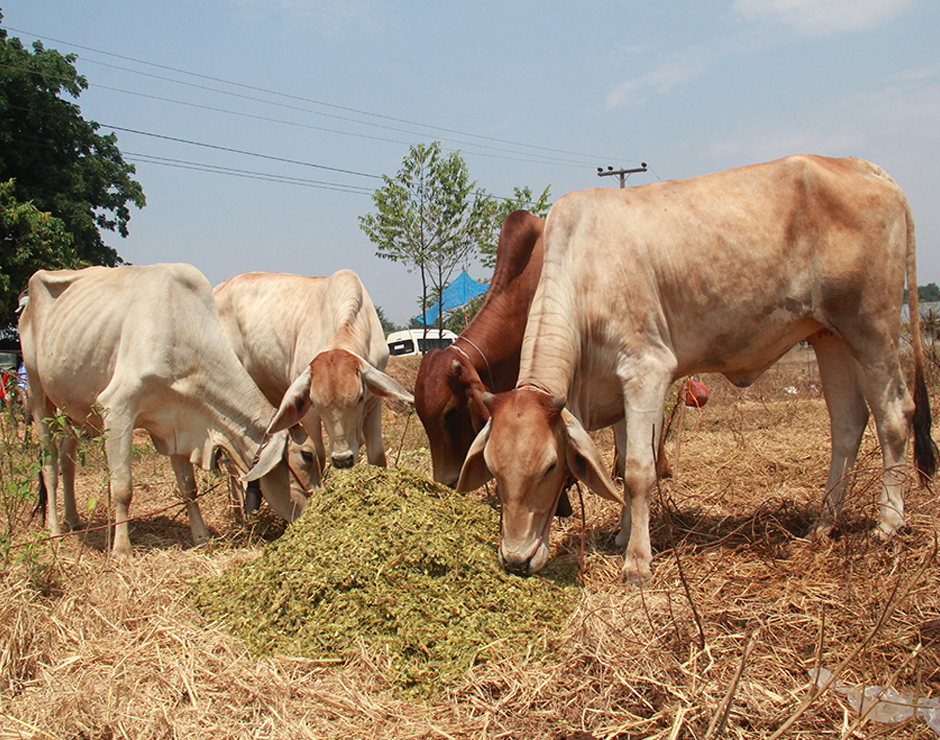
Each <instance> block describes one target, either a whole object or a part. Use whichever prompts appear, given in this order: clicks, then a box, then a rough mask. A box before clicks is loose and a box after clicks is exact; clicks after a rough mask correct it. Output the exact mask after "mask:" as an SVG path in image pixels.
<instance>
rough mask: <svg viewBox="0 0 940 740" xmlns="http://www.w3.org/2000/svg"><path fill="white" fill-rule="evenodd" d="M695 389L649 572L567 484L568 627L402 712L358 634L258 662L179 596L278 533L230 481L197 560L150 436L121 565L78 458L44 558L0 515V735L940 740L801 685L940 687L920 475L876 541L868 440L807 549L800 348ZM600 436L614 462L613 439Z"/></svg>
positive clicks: (815, 440)
mask: <svg viewBox="0 0 940 740" xmlns="http://www.w3.org/2000/svg"><path fill="white" fill-rule="evenodd" d="M390 371H391V372H392V373H393V374H395V375H396V376H397V377H398V378H399V379H400V380H401V381H402V382H403V383H404V384H406V385H412V386H413V382H414V378H415V376H416V374H417V363H416V362H415V361H413V360H398V361H394V360H393V363H392V365H391V367H390ZM931 371H932V372H931V378H932V380H931V384H930V385H931V394H932V397H933V404H934V409H935V413H937V412H938V410H940V404H938V400H940V399H938V394H937V391H938V389H940V385H938V382H937V375H936V367H935V365H933V366H932V368H931ZM705 380H706V382H708V384H709V386H710V388H711V398H710V400H709V402H708V405H707V406H705V407H704V408H703V409H701V411H695V410H691V409H690V410H688V411H687V412H686V413H685V415H684V418H682V416H681V415H678V416H677V417H676V420H675V421H674V422H673V430H674V433H673V434H672V435H671V436H670V439H669V441H668V445H667V451H668V454H669V455H670V457H671V461H672V464H673V468H674V473H675V477H674V478H673V479H672V480H666V481H663V482H662V484H661V486H660V488H659V490H658V492H657V496H656V501H655V507H654V513H653V531H652V538H653V545H654V552H655V553H656V559H655V561H654V564H653V568H654V575H653V578H652V580H651V581H650V582H649V583H647V584H646V585H645V586H644V588H642V589H638V588H635V587H632V586H628V585H626V584H623V583H620V582H619V581H618V575H619V571H620V567H621V560H622V559H621V553H620V552H619V551H618V549H617V548H616V547H615V546H614V544H613V539H614V536H615V534H616V531H617V527H618V522H619V512H618V511H617V510H616V509H615V507H614V506H613V505H611V504H609V503H607V502H604V501H602V500H600V499H598V498H596V497H594V496H593V495H592V494H590V493H589V492H587V491H584V492H583V496H579V495H578V491H577V490H574V491H572V503H573V505H574V509H575V514H574V516H573V517H571V518H570V519H568V520H565V521H562V522H560V524H556V526H555V529H554V532H553V535H552V537H553V552H554V557H557V558H569V559H572V560H574V561H581V562H582V569H583V580H584V587H583V595H582V597H581V601H580V604H579V606H578V608H577V609H576V611H575V613H574V614H573V616H572V617H571V618H570V619H569V620H568V621H567V622H566V623H565V622H561V621H560V622H559V624H558V630H559V631H560V632H562V634H563V635H564V636H565V640H564V646H563V648H562V649H561V650H560V652H557V653H555V654H553V655H552V657H551V658H550V659H541V660H534V659H532V658H530V657H527V656H526V655H516V656H512V657H511V658H507V659H504V660H501V661H499V662H490V663H484V664H480V665H477V666H475V667H474V668H472V669H471V670H470V671H469V672H468V673H466V674H465V675H464V676H463V677H462V679H461V680H459V681H457V682H455V683H452V684H449V685H442V686H441V687H440V693H439V696H438V698H437V699H435V700H433V701H430V702H427V703H420V702H409V701H404V700H402V699H400V698H397V695H396V693H395V692H394V691H393V690H392V688H391V687H390V685H389V684H388V681H387V675H388V666H387V661H386V657H385V656H383V655H382V654H376V653H375V652H372V651H370V649H369V647H368V646H367V644H366V643H365V642H363V644H362V645H361V646H360V648H359V650H358V651H357V652H356V653H355V654H354V655H351V656H336V660H335V661H331V660H327V661H318V662H316V661H310V660H304V659H298V658H296V657H293V656H290V655H276V656H273V657H256V656H253V655H251V654H250V653H249V652H248V651H247V649H246V648H245V646H244V645H243V644H242V643H241V642H240V641H239V640H237V639H235V638H233V637H231V636H229V635H227V634H226V633H225V632H223V631H222V630H220V629H219V628H218V627H217V626H215V625H213V624H208V623H206V621H204V620H203V619H202V618H201V616H200V614H198V613H197V612H196V611H194V610H193V608H192V607H191V606H190V605H189V602H188V596H189V593H190V584H191V583H192V582H193V580H194V579H198V578H202V577H205V576H209V575H214V574H218V573H221V572H223V571H224V570H225V569H226V568H228V567H230V566H231V565H233V564H235V563H240V562H244V561H247V560H249V559H251V558H253V557H255V556H256V555H257V554H258V553H259V551H260V549H261V548H262V547H263V546H264V543H265V541H266V539H271V538H273V537H276V536H277V535H278V534H279V532H280V531H282V530H283V525H282V524H281V523H279V522H278V521H276V520H275V519H273V518H270V517H263V518H262V523H261V524H260V525H258V526H256V527H255V530H254V531H248V530H246V528H245V526H244V524H243V522H242V521H241V519H240V517H239V516H238V514H237V510H236V509H235V508H233V506H232V504H231V501H230V498H229V495H228V491H227V485H226V482H225V481H224V480H223V479H221V478H218V477H216V476H212V475H208V474H206V475H203V476H201V480H202V484H203V486H204V487H205V488H207V489H208V492H207V493H206V495H205V496H204V497H203V499H202V508H203V511H204V514H205V517H206V520H207V523H209V525H210V527H212V528H213V529H214V531H215V532H216V533H217V535H218V536H217V538H216V539H215V540H214V541H213V542H212V543H211V544H210V545H209V546H208V547H205V548H202V549H193V548H192V547H191V546H190V538H189V527H188V524H187V522H186V519H185V514H183V513H182V512H181V507H180V506H179V505H177V503H176V498H175V496H174V493H173V490H174V488H173V475H172V472H171V470H170V467H169V465H168V464H167V463H166V461H165V459H163V458H160V457H159V456H157V455H155V454H154V453H153V451H152V449H151V448H150V446H149V442H147V441H146V438H145V437H141V438H140V440H139V444H138V456H137V462H136V467H135V475H136V486H137V488H136V493H135V499H134V504H133V513H134V514H136V515H137V516H139V517H140V518H139V519H138V520H137V521H136V522H135V523H134V524H133V526H132V529H131V538H132V541H133V543H134V546H135V550H136V555H135V557H134V558H133V559H132V560H130V561H128V562H115V561H113V560H112V559H111V558H109V557H108V554H107V527H106V525H107V508H106V507H105V505H104V501H105V500H106V493H105V491H106V474H105V472H104V471H103V469H102V465H101V460H100V457H99V456H98V455H97V453H95V451H94V450H93V449H92V450H89V451H88V453H87V459H86V461H85V462H86V464H85V467H84V468H83V470H82V477H81V481H80V494H79V507H80V510H82V508H81V507H82V506H83V505H84V504H83V503H82V502H83V501H85V500H91V501H92V503H93V504H95V505H94V506H93V507H91V508H90V510H89V511H88V512H87V516H86V517H85V519H86V521H87V522H88V523H89V525H90V526H92V527H96V526H97V527H101V528H100V529H94V530H91V531H88V532H86V533H79V534H76V535H73V536H69V537H65V538H63V539H62V540H61V541H59V542H55V543H52V542H47V541H41V542H40V544H39V545H38V546H37V545H36V544H35V541H36V539H37V538H41V537H42V534H41V532H40V531H39V528H38V525H37V523H36V522H32V523H28V521H27V520H28V507H27V506H25V505H22V504H21V505H19V506H11V507H7V510H6V511H5V512H4V514H3V515H4V516H5V517H6V520H5V521H4V522H2V523H0V524H2V528H3V529H4V530H5V529H6V527H7V526H8V525H11V526H12V528H13V529H14V530H15V539H14V542H13V543H12V544H13V548H12V549H11V550H10V556H11V557H10V558H9V562H8V563H7V564H6V565H4V566H3V570H2V580H0V681H2V684H0V738H56V739H63V740H64V739H66V738H68V739H70V740H71V739H79V738H81V739H83V740H92V739H95V740H98V739H111V738H155V739H156V738H203V737H204V738H210V737H211V738H213V740H222V739H225V738H245V739H247V738H251V739H252V740H259V739H262V738H366V737H371V738H479V739H480V740H484V739H489V738H492V739H494V740H495V738H547V739H550V740H556V739H557V740H560V739H562V738H565V739H571V740H574V739H575V738H577V739H578V740H590V739H591V738H604V739H606V738H662V740H678V739H679V738H695V739H696V740H698V739H702V738H713V737H719V736H720V737H725V738H760V739H763V738H771V737H775V736H781V737H787V738H837V737H859V738H866V737H892V738H912V739H913V738H924V739H926V738H929V737H935V736H936V735H935V733H934V732H933V731H932V730H930V728H928V727H927V725H925V724H924V723H923V722H920V721H911V722H908V723H906V724H900V725H898V724H894V725H888V724H882V723H879V722H875V721H871V720H868V721H864V722H859V721H858V716H857V714H856V712H855V711H854V710H853V709H852V708H851V707H850V704H849V702H848V700H847V698H846V696H845V694H844V693H841V692H840V691H838V690H835V687H832V688H830V689H829V690H827V691H825V692H824V693H822V694H821V695H819V696H814V693H815V692H814V691H813V690H812V686H813V675H812V674H813V671H814V670H815V669H816V668H819V667H822V668H826V669H829V670H832V671H837V672H838V680H839V681H840V682H841V684H840V685H842V686H848V687H864V686H868V685H891V686H894V687H895V688H897V689H898V690H899V691H901V692H902V693H912V694H918V695H921V696H931V697H936V696H938V695H940V566H938V565H937V553H936V549H937V538H938V529H940V512H938V508H937V499H936V496H935V495H934V494H933V493H932V492H931V491H929V490H927V489H924V488H920V487H917V486H916V485H915V486H914V487H913V489H912V491H911V493H910V495H909V496H908V497H907V502H906V503H907V519H908V523H909V527H908V529H907V530H906V531H904V532H903V533H902V534H901V535H899V536H898V537H896V538H895V539H894V540H893V541H892V542H890V543H889V544H887V545H883V544H880V543H878V542H876V541H873V540H871V539H870V538H869V536H868V531H869V529H870V527H871V524H872V521H873V517H874V516H875V512H876V503H877V498H878V487H877V480H878V475H879V465H880V463H879V461H880V453H879V451H878V447H877V442H876V440H875V439H874V434H873V430H872V429H869V432H868V433H867V434H866V438H865V441H864V442H863V451H862V455H861V459H860V465H859V471H858V476H857V482H856V486H855V491H854V493H853V495H852V496H851V497H850V499H849V501H848V503H847V506H846V511H845V514H844V516H843V518H842V520H841V523H840V527H839V529H838V531H837V534H836V536H835V537H833V538H832V539H831V540H829V541H827V542H821V543H811V542H809V541H808V540H806V539H804V534H805V532H806V531H807V529H808V527H809V525H810V524H811V522H812V521H813V518H814V516H815V514H816V512H817V511H818V506H819V500H820V496H821V488H822V483H823V481H824V479H825V475H826V469H827V466H828V455H829V442H828V436H829V432H828V420H827V415H826V411H825V405H824V402H823V400H822V397H821V395H820V393H819V391H818V390H817V388H818V380H817V376H816V370H815V365H814V362H813V360H812V355H811V353H807V352H805V351H804V352H799V351H798V352H795V353H792V354H791V355H789V356H788V357H787V358H785V361H784V362H782V363H780V364H779V365H778V366H777V367H775V368H773V369H772V370H771V371H770V372H768V373H767V374H766V375H765V376H764V378H762V379H761V380H760V381H759V382H758V383H757V384H756V385H755V386H753V387H751V388H750V389H748V390H747V391H740V390H737V389H734V388H732V387H731V386H730V385H729V384H728V383H727V382H726V381H724V379H723V378H720V377H717V376H714V377H712V376H709V377H706V378H705ZM4 423H5V424H9V423H10V422H9V421H8V420H7V421H4ZM385 429H386V446H387V451H388V455H389V459H390V462H391V463H392V464H397V465H400V466H406V467H409V468H413V469H415V470H417V471H419V472H423V473H425V474H428V475H429V474H430V457H429V453H428V451H427V441H426V439H425V437H424V431H423V428H422V427H421V425H420V422H419V421H418V419H417V417H415V416H413V415H410V414H409V413H408V412H407V410H406V409H404V408H402V407H400V406H393V407H391V408H388V409H387V410H386V412H385ZM9 433H10V432H9V428H7V430H6V431H5V435H7V436H6V438H9V436H8V435H9ZM20 434H22V429H21V430H20ZM596 439H597V441H598V443H599V444H600V445H601V447H602V449H603V450H604V452H605V454H606V455H607V456H608V459H610V458H611V457H612V449H611V447H612V444H611V443H612V438H611V436H610V434H609V432H605V433H599V434H597V435H596ZM680 440H681V442H680ZM680 444H681V446H680ZM476 495H478V496H480V497H483V498H486V497H487V496H489V495H491V494H489V493H488V492H487V491H480V492H478V493H477V494H476ZM582 499H583V504H582ZM582 506H583V512H582ZM582 518H583V520H584V525H583V526H582ZM493 538H494V546H495V541H496V532H495V531H494V533H493Z"/></svg>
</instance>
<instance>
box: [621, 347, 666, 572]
mask: <svg viewBox="0 0 940 740" xmlns="http://www.w3.org/2000/svg"><path fill="white" fill-rule="evenodd" d="M674 369H675V363H674V361H673V362H668V361H666V358H648V359H647V360H646V361H645V362H641V363H639V364H638V365H637V367H636V369H635V372H633V373H631V376H632V378H630V379H627V380H624V381H623V388H624V412H625V414H626V422H627V443H626V447H625V451H626V454H625V457H624V476H623V484H624V493H625V497H624V499H625V501H626V494H627V493H629V496H630V498H629V501H626V504H625V506H624V508H623V514H622V516H621V522H620V532H619V534H618V535H617V540H616V542H617V544H618V545H619V546H623V545H626V547H627V550H626V553H625V556H624V563H623V577H624V579H625V580H627V581H631V582H635V583H639V582H642V581H644V580H645V579H647V578H649V577H650V576H651V575H652V571H651V570H650V564H651V563H652V561H653V552H652V546H651V544H650V532H649V521H650V493H651V492H652V489H653V486H654V485H656V449H657V447H658V440H659V435H660V433H661V431H662V426H663V408H664V406H665V401H666V393H667V392H668V390H669V384H670V382H671V379H672V372H673V371H674ZM664 370H666V372H665V373H664V372H663V371H664ZM621 377H622V378H623V376H621Z"/></svg>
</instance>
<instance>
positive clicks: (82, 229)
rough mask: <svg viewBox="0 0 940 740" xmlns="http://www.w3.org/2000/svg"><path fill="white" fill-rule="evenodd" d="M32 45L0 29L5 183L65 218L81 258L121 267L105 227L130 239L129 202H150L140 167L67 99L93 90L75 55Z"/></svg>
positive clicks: (0, 140) (1, 173)
mask: <svg viewBox="0 0 940 740" xmlns="http://www.w3.org/2000/svg"><path fill="white" fill-rule="evenodd" d="M2 18H3V16H2V14H0V20H2ZM32 49H33V50H32V52H30V51H29V50H28V49H25V48H24V47H23V45H22V44H21V43H20V40H19V39H18V38H8V37H7V32H6V30H5V29H2V28H0V182H6V181H8V180H10V179H13V180H14V183H15V184H14V190H13V196H14V197H15V198H16V200H17V201H19V202H21V203H22V202H31V203H32V204H33V205H34V206H35V207H36V208H37V209H38V210H39V211H41V212H44V213H46V212H48V213H50V214H51V215H52V216H53V217H54V218H57V219H59V220H61V221H62V223H63V224H64V227H65V230H66V231H67V232H68V233H69V234H71V235H72V237H73V240H72V248H73V249H74V250H75V253H76V254H77V256H78V258H79V259H80V260H81V261H82V262H84V263H86V264H97V265H116V264H120V263H121V262H122V260H121V258H120V257H119V256H118V254H117V252H116V251H115V250H114V249H113V248H111V247H109V246H107V245H106V244H105V243H104V241H102V238H101V230H102V229H107V230H109V231H117V232H118V233H119V234H120V235H121V236H123V237H126V236H127V234H128V228H127V224H128V221H130V209H129V204H134V205H135V206H137V207H138V208H142V207H143V206H144V204H145V202H146V201H145V198H144V193H143V190H142V188H141V186H140V183H138V182H136V181H135V180H133V179H132V177H131V175H133V174H134V172H135V170H134V166H133V165H130V164H127V163H126V162H125V161H124V159H123V157H122V155H121V152H120V150H119V149H118V147H117V137H116V136H115V135H114V134H113V133H110V134H104V135H102V134H99V133H98V129H99V128H100V126H99V125H98V124H97V123H96V122H95V121H86V120H85V119H83V118H82V116H81V111H80V109H79V107H78V106H77V105H76V104H75V103H72V102H69V101H68V100H65V99H63V97H62V96H63V95H66V94H67V95H69V96H71V97H72V98H76V99H77V98H78V97H79V95H80V94H81V92H82V90H85V89H87V87H88V83H87V82H86V80H85V78H84V77H82V76H81V75H79V74H78V72H77V71H76V70H75V67H74V66H73V63H74V61H75V59H76V56H75V55H74V54H66V55H64V56H63V55H61V54H59V53H58V52H57V51H54V50H47V49H44V48H43V45H42V44H41V43H40V42H39V41H36V42H34V43H33V45H32ZM2 259H3V260H4V261H5V259H6V256H4V257H3V258H2ZM48 266H49V267H57V266H60V265H58V264H55V263H50V264H49V265H48ZM5 268H6V264H5V263H0V269H5ZM23 287H25V285H24V286H23Z"/></svg>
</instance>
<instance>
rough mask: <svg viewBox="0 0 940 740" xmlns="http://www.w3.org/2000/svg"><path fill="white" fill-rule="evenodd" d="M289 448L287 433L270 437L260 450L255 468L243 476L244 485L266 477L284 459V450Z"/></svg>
mask: <svg viewBox="0 0 940 740" xmlns="http://www.w3.org/2000/svg"><path fill="white" fill-rule="evenodd" d="M286 448H287V432H285V431H280V432H278V433H277V434H275V435H273V436H271V437H268V439H267V440H265V441H264V442H263V443H262V444H261V448H260V449H259V450H258V461H257V462H256V463H255V464H254V467H253V468H252V469H251V470H249V471H248V472H247V473H245V474H244V475H243V476H242V482H243V483H250V482H251V481H253V480H258V479H259V478H262V477H264V476H266V475H267V474H268V473H270V472H271V471H272V470H274V468H275V466H276V465H277V464H278V463H279V462H281V460H283V459H284V450H285V449H286Z"/></svg>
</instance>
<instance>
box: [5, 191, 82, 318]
mask: <svg viewBox="0 0 940 740" xmlns="http://www.w3.org/2000/svg"><path fill="white" fill-rule="evenodd" d="M13 190H14V183H13V180H8V181H7V182H4V183H0V245H2V255H3V256H2V260H3V269H2V271H0V316H12V315H13V313H14V311H16V308H17V298H18V297H19V294H20V293H21V292H22V291H23V289H25V287H26V283H27V282H28V281H29V276H30V275H32V274H33V273H34V272H35V271H36V270H39V269H41V268H48V267H56V268H76V267H81V266H82V264H83V263H82V261H81V260H80V259H79V257H78V254H77V252H76V250H75V247H74V245H73V241H74V240H73V237H72V234H70V233H69V232H68V231H67V230H66V228H65V223H64V222H63V221H62V220H60V219H58V218H55V217H54V216H52V215H51V214H49V213H43V212H42V211H40V210H39V209H38V208H36V206H34V205H33V204H32V203H21V202H19V201H17V200H16V198H14V197H13ZM8 323H9V322H8Z"/></svg>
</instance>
